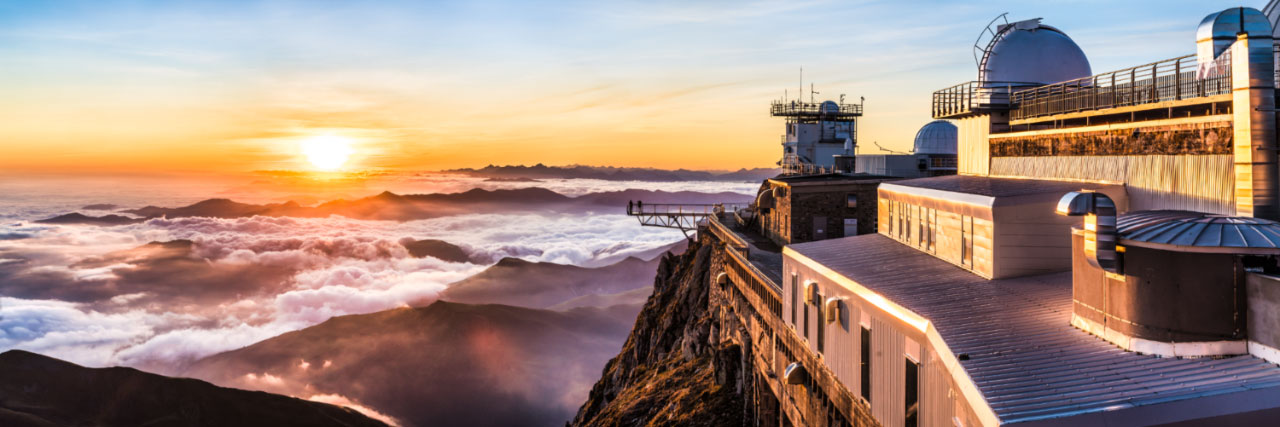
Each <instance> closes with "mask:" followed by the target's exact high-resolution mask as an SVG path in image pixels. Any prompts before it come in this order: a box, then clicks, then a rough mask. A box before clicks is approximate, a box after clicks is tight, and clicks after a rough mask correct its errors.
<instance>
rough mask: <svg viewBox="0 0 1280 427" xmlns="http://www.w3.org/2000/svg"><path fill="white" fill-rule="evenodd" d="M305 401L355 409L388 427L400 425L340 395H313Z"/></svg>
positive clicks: (388, 417)
mask: <svg viewBox="0 0 1280 427" xmlns="http://www.w3.org/2000/svg"><path fill="white" fill-rule="evenodd" d="M307 400H311V401H315V402H321V403H328V404H330V405H338V406H346V407H348V408H351V409H355V410H356V411H359V412H360V413H361V414H364V415H365V416H367V417H369V418H373V419H375V420H378V421H382V422H384V423H387V424H388V425H392V426H399V425H400V422H399V421H396V419H395V418H391V417H390V416H388V415H386V414H383V413H381V412H378V411H375V410H373V409H371V408H369V407H367V406H364V405H360V404H357V403H355V402H353V401H351V399H348V398H346V397H343V396H341V395H337V394H315V395H311V396H310V397H307Z"/></svg>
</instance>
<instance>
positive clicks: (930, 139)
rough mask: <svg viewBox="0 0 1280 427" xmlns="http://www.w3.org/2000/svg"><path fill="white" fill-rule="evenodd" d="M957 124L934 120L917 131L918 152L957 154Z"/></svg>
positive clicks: (916, 145)
mask: <svg viewBox="0 0 1280 427" xmlns="http://www.w3.org/2000/svg"><path fill="white" fill-rule="evenodd" d="M956 134H957V130H956V125H953V124H951V122H948V121H946V120H934V121H932V122H929V124H927V125H924V127H921V128H920V131H919V132H916V143H915V149H914V150H912V151H913V152H914V153H916V154H956Z"/></svg>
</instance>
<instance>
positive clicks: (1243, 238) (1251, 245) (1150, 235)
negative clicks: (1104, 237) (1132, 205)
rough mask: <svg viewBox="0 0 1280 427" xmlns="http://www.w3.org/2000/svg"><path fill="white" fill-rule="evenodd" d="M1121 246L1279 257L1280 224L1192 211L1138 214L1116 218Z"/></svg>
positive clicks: (1140, 212) (1144, 212)
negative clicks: (1276, 255)
mask: <svg viewBox="0 0 1280 427" xmlns="http://www.w3.org/2000/svg"><path fill="white" fill-rule="evenodd" d="M1116 231H1117V233H1119V234H1120V243H1122V244H1126V245H1132V246H1140V247H1149V248H1155V249H1166V250H1176V251H1180V252H1209V253H1232V254H1280V223H1277V222H1275V221H1271V220H1266V219H1262V218H1253V217H1239V216H1222V215H1215V214H1207V213H1203V212H1189V211H1138V212H1131V213H1127V214H1123V215H1120V216H1119V217H1118V218H1117V219H1116Z"/></svg>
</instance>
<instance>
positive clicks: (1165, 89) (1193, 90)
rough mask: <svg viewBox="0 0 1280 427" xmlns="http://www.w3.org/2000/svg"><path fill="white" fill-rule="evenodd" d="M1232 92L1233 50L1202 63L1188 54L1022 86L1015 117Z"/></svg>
mask: <svg viewBox="0 0 1280 427" xmlns="http://www.w3.org/2000/svg"><path fill="white" fill-rule="evenodd" d="M1229 93H1231V52H1230V51H1228V52H1226V53H1224V54H1222V55H1221V56H1219V57H1218V58H1217V59H1215V60H1214V61H1213V62H1211V63H1206V64H1203V66H1201V64H1200V63H1199V62H1198V61H1197V60H1196V56H1195V55H1187V56H1182V57H1177V58H1173V59H1167V60H1164V61H1160V62H1154V63H1150V64H1146V65H1140V66H1137V67H1132V68H1126V69H1123V70H1119V71H1113V72H1110V73H1106V74H1099V75H1096V76H1092V77H1085V78H1082V79H1076V80H1071V81H1066V82H1062V83H1055V84H1051V85H1045V86H1039V87H1035V88H1030V89H1023V90H1018V91H1015V92H1014V93H1013V104H1014V106H1015V108H1014V109H1013V110H1012V111H1011V112H1010V118H1011V119H1013V120H1022V119H1030V118H1036V117H1044V116H1052V115H1057V114H1065V113H1073V112H1078V111H1088V110H1100V109H1104V108H1116V107H1127V106H1134V105H1143V104H1154V103H1159V102H1165V101H1177V100H1183V99H1193V98H1203V97H1208V96H1214V95H1223V94H1229Z"/></svg>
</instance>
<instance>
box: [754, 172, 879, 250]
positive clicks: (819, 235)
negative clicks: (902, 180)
mask: <svg viewBox="0 0 1280 427" xmlns="http://www.w3.org/2000/svg"><path fill="white" fill-rule="evenodd" d="M894 179H897V178H894V177H888V176H882V175H870V174H824V175H797V176H780V177H776V178H773V179H769V180H766V181H765V182H764V183H763V184H761V186H760V195H761V196H760V197H759V198H757V202H758V207H760V210H759V212H760V216H759V218H760V221H759V227H760V234H761V235H763V236H765V237H768V238H769V239H770V240H772V241H773V242H774V243H777V244H778V245H789V244H792V243H802V242H812V241H817V240H825V239H834V238H839V237H847V236H855V235H859V234H869V233H875V232H876V218H877V215H876V190H877V188H878V187H879V186H880V183H881V182H884V181H890V180H894Z"/></svg>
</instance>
